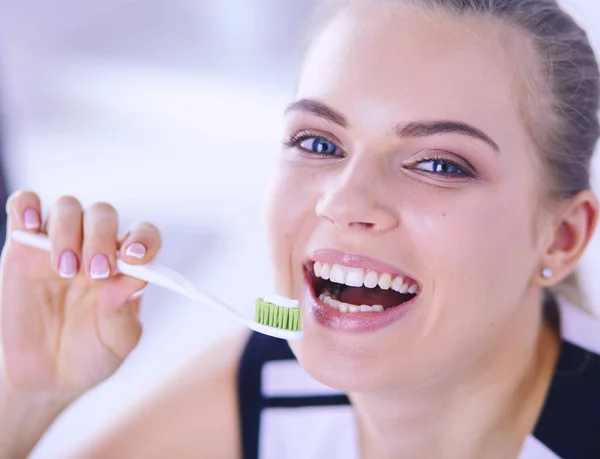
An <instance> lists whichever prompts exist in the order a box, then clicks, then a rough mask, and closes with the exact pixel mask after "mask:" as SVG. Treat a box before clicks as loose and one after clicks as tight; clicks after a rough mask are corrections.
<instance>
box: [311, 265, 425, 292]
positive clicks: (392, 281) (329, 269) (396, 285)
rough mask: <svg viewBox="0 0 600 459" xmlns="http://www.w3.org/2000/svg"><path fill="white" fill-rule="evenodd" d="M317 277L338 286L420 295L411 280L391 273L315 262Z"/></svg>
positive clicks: (417, 287)
mask: <svg viewBox="0 0 600 459" xmlns="http://www.w3.org/2000/svg"><path fill="white" fill-rule="evenodd" d="M313 268H314V272H315V276H317V277H320V278H321V279H325V280H330V281H331V282H335V283H337V284H345V285H348V286H350V287H362V286H363V285H364V286H365V287H367V288H375V287H376V286H378V285H379V287H380V288H381V289H383V290H388V289H390V288H391V289H392V290H395V291H396V292H399V293H412V294H415V293H418V292H419V286H418V284H416V283H414V282H413V281H411V280H410V279H404V278H403V277H402V276H393V275H392V274H390V273H377V272H375V271H371V270H366V271H365V270H363V269H362V268H351V267H348V266H343V265H338V264H334V265H333V266H330V265H328V264H327V263H323V262H321V261H315V264H314V265H313Z"/></svg>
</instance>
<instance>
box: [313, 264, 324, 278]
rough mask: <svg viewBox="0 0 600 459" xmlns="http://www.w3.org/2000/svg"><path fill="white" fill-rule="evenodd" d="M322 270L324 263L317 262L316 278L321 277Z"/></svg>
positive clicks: (314, 268)
mask: <svg viewBox="0 0 600 459" xmlns="http://www.w3.org/2000/svg"><path fill="white" fill-rule="evenodd" d="M322 269H323V263H321V262H320V261H315V264H314V265H313V270H314V271H315V276H316V277H321V270H322Z"/></svg>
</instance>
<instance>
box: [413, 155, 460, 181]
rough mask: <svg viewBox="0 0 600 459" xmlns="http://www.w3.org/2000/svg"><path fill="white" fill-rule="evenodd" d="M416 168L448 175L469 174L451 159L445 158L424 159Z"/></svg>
mask: <svg viewBox="0 0 600 459" xmlns="http://www.w3.org/2000/svg"><path fill="white" fill-rule="evenodd" d="M416 168H417V169H419V170H422V171H424V172H430V173H432V174H439V175H449V176H455V177H456V176H469V173H468V172H465V170H464V169H463V168H462V167H461V166H459V165H458V164H456V163H455V162H453V161H448V160H447V159H425V160H423V161H420V162H419V163H418V164H417V165H416Z"/></svg>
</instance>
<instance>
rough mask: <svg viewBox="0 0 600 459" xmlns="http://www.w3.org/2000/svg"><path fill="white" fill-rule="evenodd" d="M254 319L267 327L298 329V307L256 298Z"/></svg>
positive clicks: (299, 327)
mask: <svg viewBox="0 0 600 459" xmlns="http://www.w3.org/2000/svg"><path fill="white" fill-rule="evenodd" d="M254 319H255V320H256V321H257V322H258V323H259V324H263V325H268V326H269V327H275V328H281V329H283V330H290V331H300V329H301V327H302V324H301V323H300V308H286V307H284V306H278V305H276V304H273V303H267V302H266V301H265V300H263V299H262V298H258V299H257V300H256V312H255V317H254Z"/></svg>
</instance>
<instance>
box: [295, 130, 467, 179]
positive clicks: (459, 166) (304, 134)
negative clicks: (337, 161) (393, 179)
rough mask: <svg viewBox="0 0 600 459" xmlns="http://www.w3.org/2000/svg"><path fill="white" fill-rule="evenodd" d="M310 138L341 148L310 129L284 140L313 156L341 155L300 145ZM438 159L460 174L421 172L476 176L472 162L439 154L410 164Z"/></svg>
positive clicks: (450, 176) (411, 166)
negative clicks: (464, 163)
mask: <svg viewBox="0 0 600 459" xmlns="http://www.w3.org/2000/svg"><path fill="white" fill-rule="evenodd" d="M309 139H316V140H324V141H326V142H329V143H331V144H333V145H334V146H335V148H336V149H338V150H341V148H340V147H338V145H337V142H335V141H334V140H332V139H329V138H327V137H326V136H324V135H323V134H316V133H312V132H310V131H300V132H298V133H296V134H292V135H291V136H290V137H289V138H288V139H287V140H285V141H284V142H283V145H284V146H285V147H287V148H299V149H301V150H302V151H304V152H306V153H308V154H310V155H313V156H319V157H327V156H331V157H335V156H339V155H335V154H331V153H318V152H314V151H309V150H307V149H306V148H303V147H301V146H300V144H301V143H302V142H304V141H305V140H309ZM436 161H437V162H443V163H445V164H449V165H451V166H453V167H456V168H457V169H458V170H459V171H460V173H459V174H450V173H444V172H432V171H425V170H421V171H420V172H422V173H425V174H429V175H437V176H442V177H446V178H450V179H464V178H476V173H475V171H474V169H473V167H472V166H471V165H470V164H469V166H468V167H466V166H464V165H462V164H459V163H458V162H456V161H452V160H451V159H448V158H444V157H442V156H437V155H435V156H430V157H427V158H423V159H420V160H419V161H415V162H414V163H411V164H409V165H408V166H409V167H410V168H415V167H416V166H418V165H420V164H425V163H428V162H436ZM417 170H418V169H417Z"/></svg>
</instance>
